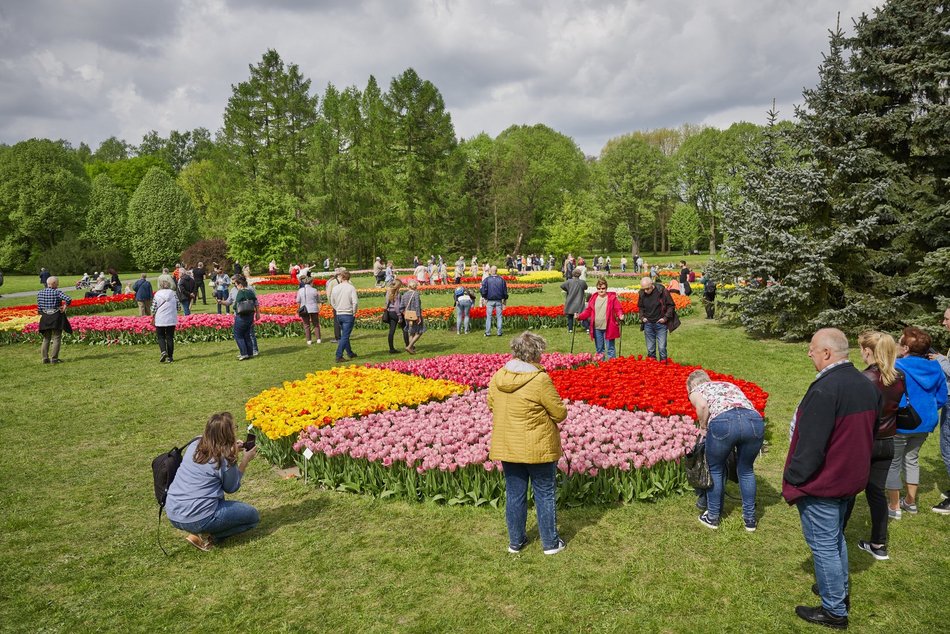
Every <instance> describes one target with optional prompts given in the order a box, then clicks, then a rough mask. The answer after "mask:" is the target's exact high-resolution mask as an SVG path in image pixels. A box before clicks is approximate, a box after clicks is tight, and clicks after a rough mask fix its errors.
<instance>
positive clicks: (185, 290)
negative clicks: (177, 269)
mask: <svg viewBox="0 0 950 634" xmlns="http://www.w3.org/2000/svg"><path fill="white" fill-rule="evenodd" d="M197 288H198V286H197V285H196V284H195V278H193V277H192V276H190V275H182V276H181V279H180V280H178V293H179V294H180V295H181V297H182V299H190V298H191V297H194V295H195V290H196V289H197Z"/></svg>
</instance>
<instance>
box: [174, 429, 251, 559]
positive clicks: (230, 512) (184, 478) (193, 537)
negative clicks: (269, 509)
mask: <svg viewBox="0 0 950 634" xmlns="http://www.w3.org/2000/svg"><path fill="white" fill-rule="evenodd" d="M243 445H244V443H238V442H237V440H236V438H235V436H234V418H233V417H232V416H231V413H230V412H221V413H218V414H213V415H212V416H211V418H210V419H209V420H208V424H207V425H205V431H204V434H202V436H201V437H200V438H199V439H198V441H197V442H192V443H190V444H189V445H188V447H187V448H186V449H185V452H184V455H183V456H182V462H181V466H180V467H179V468H178V472H177V473H176V474H175V479H174V480H173V481H172V485H171V487H169V489H168V500H167V502H166V503H165V513H166V514H167V515H168V519H169V520H170V521H171V523H172V526H174V527H175V528H179V529H181V530H183V531H186V532H187V533H188V535H187V536H186V537H185V539H187V540H188V542H189V543H190V544H191V545H192V546H194V547H195V548H198V549H199V550H204V551H208V550H211V546H212V545H213V544H219V543H221V542H223V541H224V540H225V539H227V538H228V537H230V536H231V535H236V534H237V533H243V532H244V531H247V530H250V529H252V528H254V527H255V526H257V524H258V522H260V519H261V518H260V515H259V514H258V512H257V509H256V508H254V507H253V506H251V505H250V504H245V503H244V502H236V501H233V500H225V499H224V494H225V493H234V492H235V491H237V490H238V489H239V488H240V487H241V476H243V475H244V471H245V470H246V469H247V465H248V463H250V462H251V460H253V459H254V457H255V456H256V455H257V447H256V446H252V447H251V448H249V449H248V448H245V447H244V446H243ZM242 449H243V450H244V455H243V456H242V458H241V462H240V463H238V461H237V454H238V451H241V450H242Z"/></svg>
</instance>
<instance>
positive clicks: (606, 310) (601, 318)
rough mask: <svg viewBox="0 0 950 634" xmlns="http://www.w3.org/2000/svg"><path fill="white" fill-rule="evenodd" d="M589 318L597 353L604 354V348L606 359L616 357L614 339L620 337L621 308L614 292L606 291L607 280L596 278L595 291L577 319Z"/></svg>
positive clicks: (591, 336) (591, 335)
mask: <svg viewBox="0 0 950 634" xmlns="http://www.w3.org/2000/svg"><path fill="white" fill-rule="evenodd" d="M585 319H586V320H590V338H591V339H593V340H594V346H595V347H596V348H597V354H604V350H605V348H606V352H607V359H608V360H609V359H615V358H616V357H617V349H616V347H615V345H614V341H616V340H617V339H619V338H620V324H621V322H623V308H621V307H620V300H619V299H617V294H616V293H608V292H607V280H606V279H604V278H600V279H598V280H597V292H596V293H594V294H593V295H591V298H590V301H589V302H587V308H585V309H584V310H583V311H582V312H581V314H579V315H578V316H577V320H578V321H584V320H585Z"/></svg>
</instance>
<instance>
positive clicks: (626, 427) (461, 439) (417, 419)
mask: <svg viewBox="0 0 950 634" xmlns="http://www.w3.org/2000/svg"><path fill="white" fill-rule="evenodd" d="M567 410H568V416H567V419H566V420H565V421H564V422H563V423H561V425H560V432H561V444H562V447H563V449H564V456H563V457H562V458H561V459H560V461H559V462H558V468H559V469H560V470H561V471H562V472H564V473H566V474H568V475H575V474H583V475H587V476H591V477H594V476H597V474H598V473H599V471H600V470H601V469H614V468H615V469H618V470H621V471H630V470H631V469H641V468H650V467H652V466H654V465H656V464H658V463H661V462H669V461H675V460H678V459H679V458H681V457H682V456H683V455H684V454H685V451H686V449H687V448H688V447H691V446H692V445H693V442H694V441H695V438H696V433H697V431H696V428H695V427H694V425H693V421H692V419H691V418H689V417H688V416H671V417H668V418H666V417H662V416H658V415H656V414H652V413H649V412H630V411H624V410H609V409H606V408H603V407H600V406H597V405H588V404H586V403H580V402H575V401H569V402H568V403H567ZM491 421H492V415H491V411H490V410H489V409H488V400H487V392H485V391H484V390H483V391H478V392H466V393H465V394H461V395H458V396H453V397H450V398H449V399H447V400H446V401H442V402H434V403H427V404H425V405H420V406H419V407H418V408H414V409H413V408H407V407H404V408H401V409H399V410H396V411H385V412H380V413H376V414H370V415H368V416H363V417H361V418H344V419H340V420H338V421H337V423H336V425H334V426H332V427H308V428H307V429H305V430H304V431H302V432H301V433H300V436H299V438H298V440H297V442H296V443H295V444H294V450H295V451H298V452H299V451H303V450H304V449H306V448H309V449H310V450H311V451H313V452H315V453H322V454H324V455H326V456H328V457H334V456H346V457H349V458H352V459H366V460H368V461H370V462H378V463H380V464H381V465H383V466H385V467H389V466H391V465H392V464H393V463H395V462H402V463H405V464H406V465H407V466H409V467H414V468H415V469H416V471H417V472H418V473H425V472H426V471H430V470H434V469H437V470H439V471H448V472H455V471H456V470H458V469H463V468H465V467H468V466H472V465H475V466H481V467H483V468H484V469H485V470H486V471H493V470H496V469H498V470H500V469H501V464H500V463H498V462H495V461H490V460H489V459H488V451H489V445H490V442H491Z"/></svg>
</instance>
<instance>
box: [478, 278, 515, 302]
mask: <svg viewBox="0 0 950 634" xmlns="http://www.w3.org/2000/svg"><path fill="white" fill-rule="evenodd" d="M479 292H480V293H481V294H482V297H484V298H485V299H486V300H488V301H490V302H500V301H503V300H506V299H508V284H507V283H505V280H504V279H502V277H501V276H500V275H489V276H488V277H486V278H485V279H484V280H482V287H481V288H480V289H479Z"/></svg>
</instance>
